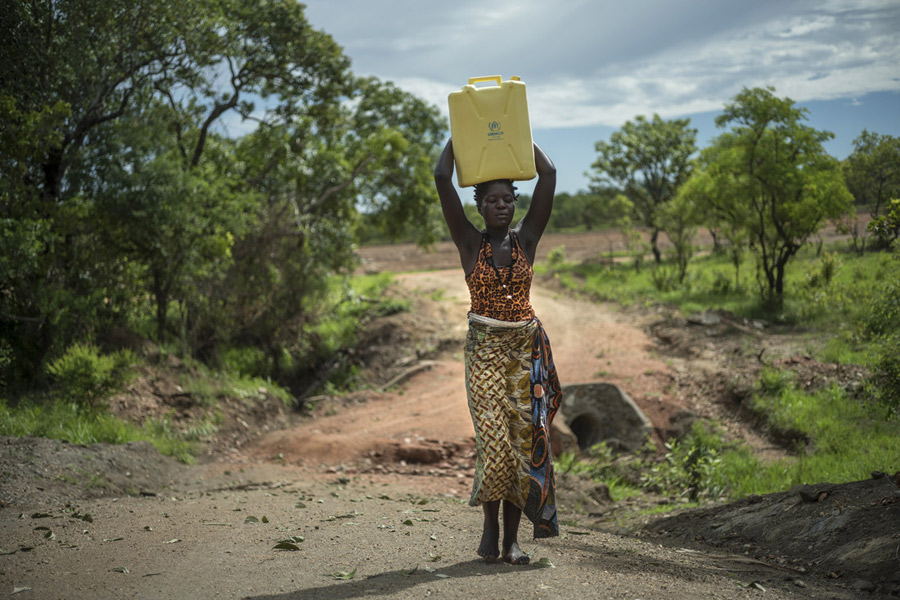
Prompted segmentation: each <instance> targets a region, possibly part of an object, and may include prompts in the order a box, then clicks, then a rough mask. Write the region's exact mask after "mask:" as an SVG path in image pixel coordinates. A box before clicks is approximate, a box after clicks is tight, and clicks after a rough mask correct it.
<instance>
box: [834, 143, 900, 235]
mask: <svg viewBox="0 0 900 600" xmlns="http://www.w3.org/2000/svg"><path fill="white" fill-rule="evenodd" d="M843 167H844V177H845V179H846V181H847V189H848V190H850V193H851V194H853V198H854V200H855V202H856V204H859V205H862V206H865V207H867V208H868V209H869V211H870V212H871V214H872V217H873V218H874V217H877V216H879V215H881V214H882V211H883V209H884V206H885V205H886V204H887V202H888V201H889V200H890V199H891V198H900V137H894V136H892V135H882V134H878V133H874V132H870V131H867V130H865V129H864V130H863V131H862V133H860V134H859V136H858V137H857V138H856V139H855V140H853V152H852V153H851V154H850V156H848V157H847V159H846V160H845V161H844V163H843Z"/></svg>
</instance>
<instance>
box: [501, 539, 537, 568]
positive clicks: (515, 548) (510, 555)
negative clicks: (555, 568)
mask: <svg viewBox="0 0 900 600" xmlns="http://www.w3.org/2000/svg"><path fill="white" fill-rule="evenodd" d="M503 560H504V562H508V563H509V564H511V565H527V564H528V563H529V562H531V557H530V556H528V555H527V554H525V553H524V552H522V549H521V548H519V544H518V543H516V542H513V543H512V544H510V546H509V548H505V549H504V550H503Z"/></svg>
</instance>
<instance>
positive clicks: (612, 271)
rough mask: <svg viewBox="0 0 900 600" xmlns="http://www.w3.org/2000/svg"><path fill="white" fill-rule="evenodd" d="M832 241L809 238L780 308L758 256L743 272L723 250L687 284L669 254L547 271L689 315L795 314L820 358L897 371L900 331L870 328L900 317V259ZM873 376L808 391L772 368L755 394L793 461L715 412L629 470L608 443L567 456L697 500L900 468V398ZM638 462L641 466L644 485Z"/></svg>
mask: <svg viewBox="0 0 900 600" xmlns="http://www.w3.org/2000/svg"><path fill="white" fill-rule="evenodd" d="M824 250H825V251H824V252H822V253H821V254H819V255H817V254H816V252H815V250H814V249H813V248H812V247H807V248H805V249H803V250H801V252H800V253H799V255H798V256H797V258H796V259H795V260H794V261H793V262H792V263H790V264H789V267H788V270H787V273H786V292H785V302H784V306H783V308H782V310H781V311H779V312H778V313H774V314H773V313H771V312H768V311H766V309H765V308H764V307H763V305H762V303H761V302H760V300H759V291H758V288H757V285H756V282H755V266H754V265H753V263H752V262H751V257H749V256H748V257H746V258H745V260H744V262H743V263H742V265H741V268H740V273H741V277H740V278H739V279H738V280H737V281H735V276H734V267H733V266H732V265H731V263H730V261H729V260H728V259H727V258H726V257H721V256H715V255H706V256H700V257H697V258H695V259H694V260H693V261H692V263H691V266H690V268H689V273H688V277H687V278H686V280H685V282H684V283H683V284H678V283H677V281H676V282H674V283H673V280H672V278H671V273H672V272H673V271H672V267H671V266H670V265H667V264H664V265H663V266H662V267H658V268H654V267H653V266H652V265H645V266H644V268H643V269H642V270H641V271H640V272H638V271H635V269H634V268H633V266H631V264H624V263H616V264H605V265H604V264H582V265H574V264H559V265H556V266H555V267H554V268H553V269H552V270H551V269H549V268H548V267H547V266H543V265H542V266H541V267H540V268H539V269H538V271H539V272H544V273H550V274H552V276H553V277H555V278H556V279H558V280H559V281H560V282H561V283H562V284H563V285H564V286H566V287H568V288H570V289H573V290H576V291H578V292H580V293H584V294H586V295H588V296H589V297H592V298H595V299H598V300H601V301H613V302H617V303H620V304H622V305H635V304H638V305H660V304H663V305H667V306H671V307H674V308H677V309H679V310H680V311H681V312H682V313H683V314H686V315H689V314H691V313H695V312H700V311H706V310H711V309H725V310H728V311H730V312H732V313H734V314H736V315H738V316H742V317H746V318H749V319H764V320H767V321H769V322H776V323H780V324H783V325H791V326H793V329H794V331H795V332H800V333H802V332H803V331H806V332H808V335H807V341H806V344H807V348H808V351H809V352H810V354H812V355H813V356H815V357H816V358H818V359H819V360H821V361H824V362H838V363H843V364H854V365H860V366H861V371H864V370H866V369H873V370H875V371H878V369H881V372H887V373H888V374H889V375H891V374H893V375H896V374H895V373H894V372H893V371H889V369H894V368H895V367H896V366H895V365H894V363H890V362H888V361H887V360H886V359H885V357H889V356H890V355H892V351H891V350H890V349H889V348H888V347H887V346H885V344H886V343H888V342H885V341H884V340H890V339H893V338H888V337H884V336H882V337H878V336H873V335H871V334H867V333H866V332H867V330H868V331H871V330H873V329H874V330H878V329H884V328H885V327H888V328H890V327H892V326H893V324H894V323H895V319H896V318H897V311H896V293H894V295H891V294H892V293H891V292H888V291H886V290H887V289H888V288H887V287H886V285H885V284H888V283H889V282H892V281H898V280H900V260H897V258H896V257H893V256H890V255H888V254H884V253H870V254H866V255H864V256H861V257H859V256H856V255H855V254H853V253H851V252H849V251H847V250H846V248H845V246H843V245H842V244H834V245H831V246H829V247H827V248H824ZM875 307H880V308H878V309H877V310H876V308H875ZM879 311H880V312H879ZM882 313H883V314H882ZM873 315H874V316H873ZM878 319H881V321H879V320H878ZM882 321H883V323H882ZM873 322H874V323H875V325H874V326H873ZM879 361H880V362H879ZM873 382H875V380H869V382H868V383H867V384H866V385H864V387H863V391H862V392H861V393H858V396H859V397H856V396H851V395H849V394H848V392H847V391H845V390H844V389H842V388H841V387H839V386H837V385H834V386H831V387H827V388H824V389H820V390H817V391H815V392H807V391H804V390H802V389H800V388H799V387H798V386H797V385H795V383H794V381H793V378H792V373H791V372H790V371H781V370H774V369H766V370H764V371H763V372H762V373H761V375H760V377H759V380H758V382H757V386H756V391H755V394H754V396H753V398H752V399H751V401H750V402H749V403H748V404H749V407H750V408H751V410H753V411H754V412H756V414H757V415H759V417H760V419H761V420H762V421H763V422H764V423H765V425H766V426H767V427H768V428H769V429H770V430H772V431H773V432H776V433H778V434H780V435H781V436H783V437H786V438H789V439H795V440H796V446H795V448H794V451H793V452H792V456H791V457H789V458H786V459H783V460H776V461H769V462H767V461H763V460H760V459H759V458H758V457H757V456H755V455H754V453H753V452H752V450H751V449H750V448H749V447H747V446H746V445H743V444H741V443H735V442H730V443H729V442H726V441H725V440H724V437H723V436H722V434H721V433H720V432H719V431H718V430H717V428H716V426H715V424H714V423H707V424H700V425H697V426H695V428H694V430H693V431H692V432H691V433H690V434H689V435H688V436H686V437H685V438H683V439H681V440H676V441H674V442H672V443H671V444H670V445H668V446H667V452H666V455H665V457H664V459H663V460H662V461H658V460H655V459H652V458H647V457H644V458H639V459H637V462H636V463H635V462H632V464H631V465H630V467H629V468H628V469H627V470H623V469H620V468H619V467H618V466H617V464H618V463H615V462H613V461H612V460H611V457H604V456H603V452H601V453H600V456H596V455H595V456H592V457H590V458H588V459H586V460H579V459H577V458H568V457H567V459H566V461H565V462H564V465H565V466H566V467H567V469H568V470H569V471H571V472H573V473H576V474H584V475H586V476H590V477H591V478H593V479H595V480H598V481H617V478H618V481H623V482H626V483H628V484H629V485H632V487H636V488H638V489H640V490H644V491H654V492H658V493H664V494H672V495H690V496H691V497H694V498H698V499H715V498H719V497H725V498H740V497H744V496H747V495H748V494H764V493H770V492H777V491H784V490H786V489H789V488H791V487H793V486H794V485H797V484H801V483H817V482H831V483H842V482H848V481H853V480H859V479H864V478H867V477H869V476H870V475H871V473H872V472H873V471H883V472H889V473H893V472H894V471H896V470H897V468H898V467H900V414H898V410H897V405H900V400H898V399H897V398H892V397H889V396H888V394H886V393H885V391H884V389H883V388H879V389H876V388H875V387H874V386H875V383H873ZM595 454H596V453H595ZM635 470H637V471H638V472H639V473H640V482H639V483H638V484H637V485H635V481H634V471H635ZM673 506H678V507H680V506H683V505H681V504H677V505H673ZM658 510H665V507H661V508H660V509H658Z"/></svg>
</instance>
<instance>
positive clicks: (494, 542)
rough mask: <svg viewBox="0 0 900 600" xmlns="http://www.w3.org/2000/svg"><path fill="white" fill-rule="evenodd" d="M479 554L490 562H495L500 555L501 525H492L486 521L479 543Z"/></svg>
mask: <svg viewBox="0 0 900 600" xmlns="http://www.w3.org/2000/svg"><path fill="white" fill-rule="evenodd" d="M477 552H478V556H481V557H482V558H484V560H486V561H488V562H493V561H495V560H497V559H498V558H499V557H500V527H499V526H496V525H495V526H493V527H491V526H490V525H488V524H487V523H485V526H484V531H483V532H482V534H481V543H480V544H479V545H478V550H477Z"/></svg>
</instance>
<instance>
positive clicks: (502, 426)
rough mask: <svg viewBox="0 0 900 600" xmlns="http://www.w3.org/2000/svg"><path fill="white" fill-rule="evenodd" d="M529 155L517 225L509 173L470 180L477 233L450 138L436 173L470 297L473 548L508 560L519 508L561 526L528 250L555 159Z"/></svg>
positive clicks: (548, 531)
mask: <svg viewBox="0 0 900 600" xmlns="http://www.w3.org/2000/svg"><path fill="white" fill-rule="evenodd" d="M534 157H535V166H536V167H537V174H538V180H537V183H536V185H535V188H534V194H533V197H532V200H531V206H530V208H529V209H528V213H527V214H526V215H525V216H524V217H523V218H522V219H521V220H520V221H519V223H518V224H517V225H516V227H515V228H514V229H510V225H511V224H512V219H513V213H515V209H516V193H515V192H516V188H515V186H514V185H513V183H512V181H510V180H496V181H488V182H485V183H480V184H478V185H476V186H475V203H476V205H477V206H478V212H479V213H480V214H481V216H482V217H484V230H483V231H480V230H478V228H476V227H475V226H474V225H473V224H472V223H471V222H470V221H469V220H468V219H467V218H466V215H465V212H464V211H463V207H462V203H461V202H460V199H459V194H457V193H456V188H454V187H453V181H452V178H453V141H452V140H450V141H448V142H447V145H446V146H445V147H444V151H443V153H442V154H441V157H440V159H438V163H437V167H436V168H435V171H434V181H435V186H436V187H437V191H438V195H439V197H440V199H441V207H442V209H443V212H444V219H445V220H446V221H447V226H448V227H449V228H450V235H451V237H452V238H453V242H454V243H455V244H456V247H457V249H458V250H459V258H460V262H461V263H462V267H463V270H464V271H465V275H466V283H467V284H468V286H469V294H470V296H471V301H472V306H471V309H470V312H469V332H468V335H467V337H466V393H467V395H468V401H469V410H470V412H471V414H472V422H473V423H474V425H475V442H476V448H477V453H476V462H475V482H474V485H473V487H472V497H471V499H470V501H469V503H470V504H471V505H472V506H477V505H479V504H481V505H482V508H483V510H484V531H483V533H482V536H481V543H480V545H479V546H478V554H479V555H480V556H483V557H484V558H485V559H488V560H494V559H496V558H498V557H502V558H503V560H505V561H506V562H509V563H512V564H527V563H528V560H529V558H528V555H526V554H525V553H524V552H523V551H522V549H521V548H520V547H519V544H518V540H517V534H518V530H519V520H520V518H521V516H522V512H523V511H524V512H525V515H526V516H527V517H528V518H529V519H530V520H531V521H532V523H533V524H534V537H535V538H540V537H551V536H555V535H558V534H559V526H558V523H557V517H556V495H555V491H554V484H553V464H552V461H551V456H550V441H549V440H550V422H551V421H552V419H553V416H554V415H555V414H556V411H557V410H558V409H559V404H560V401H561V399H562V398H561V393H560V387H559V380H558V378H557V376H556V369H555V367H554V366H553V357H552V355H551V352H550V343H549V340H548V339H547V336H546V334H545V333H544V329H543V327H542V326H541V322H540V321H539V320H538V319H537V318H536V317H535V314H534V309H533V308H532V307H531V300H530V290H531V279H532V275H533V271H532V265H533V263H534V257H535V252H536V251H537V245H538V242H539V241H540V239H541V235H542V234H543V232H544V228H545V227H546V226H547V221H548V220H549V219H550V212H551V210H552V208H553V193H554V189H555V188H556V167H554V166H553V163H552V162H551V161H550V159H549V158H548V157H547V155H546V154H544V152H543V151H542V150H541V149H540V148H539V147H538V146H537V144H535V145H534ZM501 504H502V507H503V543H502V549H501V546H500V522H499V514H500V507H501Z"/></svg>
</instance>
